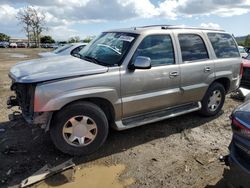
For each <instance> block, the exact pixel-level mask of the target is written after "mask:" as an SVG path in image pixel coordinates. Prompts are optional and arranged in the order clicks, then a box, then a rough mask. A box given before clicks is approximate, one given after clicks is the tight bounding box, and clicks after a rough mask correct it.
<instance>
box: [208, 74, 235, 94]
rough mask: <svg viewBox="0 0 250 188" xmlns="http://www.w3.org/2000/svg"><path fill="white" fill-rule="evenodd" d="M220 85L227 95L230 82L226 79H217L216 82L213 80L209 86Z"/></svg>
mask: <svg viewBox="0 0 250 188" xmlns="http://www.w3.org/2000/svg"><path fill="white" fill-rule="evenodd" d="M215 82H217V83H220V84H221V85H223V87H224V89H225V92H226V93H228V91H229V89H230V80H229V78H227V77H222V78H217V79H216V80H214V81H213V82H212V83H211V85H212V84H213V83H215Z"/></svg>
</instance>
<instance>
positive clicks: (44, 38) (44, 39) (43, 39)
mask: <svg viewBox="0 0 250 188" xmlns="http://www.w3.org/2000/svg"><path fill="white" fill-rule="evenodd" d="M40 40H41V43H48V44H52V43H55V40H54V39H53V38H52V37H51V36H48V35H46V36H42V37H41V38H40Z"/></svg>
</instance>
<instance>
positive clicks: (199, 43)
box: [178, 34, 209, 62]
mask: <svg viewBox="0 0 250 188" xmlns="http://www.w3.org/2000/svg"><path fill="white" fill-rule="evenodd" d="M178 38H179V42H180V47H181V54H182V61H184V62H185V61H196V60H203V59H208V58H209V57H208V53H207V48H206V46H205V44H204V41H203V40H202V38H201V37H200V36H199V35H195V34H180V35H178Z"/></svg>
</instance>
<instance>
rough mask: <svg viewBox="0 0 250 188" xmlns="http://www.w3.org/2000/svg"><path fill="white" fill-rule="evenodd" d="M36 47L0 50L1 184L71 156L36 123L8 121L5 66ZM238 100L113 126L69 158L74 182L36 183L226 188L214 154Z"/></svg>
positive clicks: (225, 138) (226, 139) (222, 148)
mask: <svg viewBox="0 0 250 188" xmlns="http://www.w3.org/2000/svg"><path fill="white" fill-rule="evenodd" d="M39 51H41V50H39V49H0V187H8V186H18V185H19V183H20V182H21V181H22V180H23V179H24V178H27V177H28V176H30V175H32V173H34V172H36V171H37V170H39V169H40V168H42V167H43V166H44V165H46V164H49V165H52V166H54V165H57V164H60V163H62V162H64V161H66V160H68V159H70V158H71V157H70V156H67V155H64V154H62V153H60V152H59V151H58V150H57V149H56V148H55V147H54V146H53V144H52V142H51V140H50V138H49V134H45V133H44V132H43V131H42V130H41V129H39V128H38V127H36V126H28V125H26V124H25V123H24V122H22V121H16V122H9V121H8V114H9V113H11V111H12V110H10V109H7V107H6V100H7V97H8V96H9V95H11V92H10V91H9V86H10V80H9V78H8V75H7V73H8V71H9V68H10V67H11V66H12V65H13V64H14V63H16V62H18V61H22V60H26V59H32V58H36V57H37V53H38V52H39ZM13 53H14V54H15V55H14V56H13V55H11V54H13ZM16 53H18V54H23V55H26V56H27V57H25V56H21V57H20V56H19V55H16ZM239 104H240V102H237V101H234V100H232V99H230V98H229V97H227V98H226V102H225V105H224V108H223V110H222V111H221V113H220V114H219V115H218V116H216V117H213V118H204V117H200V116H199V115H198V114H197V113H191V114H188V115H184V116H180V117H177V118H173V119H168V120H165V121H161V122H158V123H153V124H149V125H145V126H142V127H138V128H134V129H131V130H126V131H122V132H116V131H113V130H111V131H110V134H109V137H108V140H107V142H106V143H105V145H104V146H103V147H102V148H101V149H100V150H99V151H98V152H97V153H95V154H93V155H91V156H88V157H75V158H73V161H74V163H75V164H76V165H77V168H76V174H75V175H76V178H75V181H74V182H73V183H66V184H65V181H64V180H61V179H60V178H59V179H56V178H54V179H53V178H51V179H50V180H46V181H44V182H42V183H41V184H39V185H34V187H36V186H38V187H39V186H40V187H54V186H62V187H83V185H86V186H84V187H124V186H128V187H146V188H152V187H176V188H185V187H194V188H196V187H197V188H201V187H207V188H208V187H210V188H213V187H214V188H216V187H224V186H225V181H226V180H225V179H224V178H223V176H224V175H225V174H226V173H228V169H227V168H226V167H225V166H224V165H223V164H222V163H220V162H219V160H218V157H219V156H220V155H226V154H228V149H227V147H228V145H229V143H230V140H231V136H232V134H231V127H230V121H229V115H230V113H231V112H232V110H233V109H234V108H235V107H236V106H237V105H239ZM77 177H78V178H77Z"/></svg>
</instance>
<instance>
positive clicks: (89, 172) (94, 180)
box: [35, 164, 134, 188]
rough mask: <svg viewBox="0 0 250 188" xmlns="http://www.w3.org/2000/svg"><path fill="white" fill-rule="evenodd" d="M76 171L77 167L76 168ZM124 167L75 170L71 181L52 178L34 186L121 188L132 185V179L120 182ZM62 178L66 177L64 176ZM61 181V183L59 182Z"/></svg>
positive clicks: (43, 187) (40, 187) (93, 167)
mask: <svg viewBox="0 0 250 188" xmlns="http://www.w3.org/2000/svg"><path fill="white" fill-rule="evenodd" d="M76 169H77V167H76ZM124 170H125V165H120V164H119V165H115V166H92V167H86V168H82V169H77V170H76V171H75V174H74V175H73V181H71V182H68V183H65V177H64V178H62V177H60V176H62V174H60V176H58V175H57V176H53V177H51V178H48V179H47V180H45V181H43V182H41V183H40V184H39V185H36V186H35V187H37V188H48V187H60V188H82V187H86V188H99V187H102V188H123V187H127V186H129V185H131V184H133V183H134V179H133V178H129V179H125V180H120V179H119V176H120V175H121V174H122V173H123V172H124ZM64 176H67V175H65V174H64ZM60 181H61V182H60Z"/></svg>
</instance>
